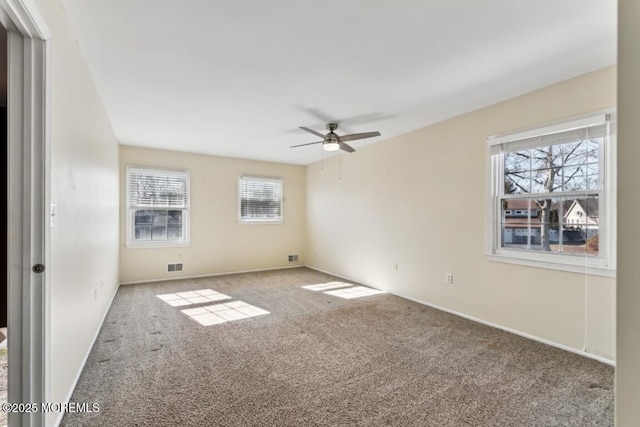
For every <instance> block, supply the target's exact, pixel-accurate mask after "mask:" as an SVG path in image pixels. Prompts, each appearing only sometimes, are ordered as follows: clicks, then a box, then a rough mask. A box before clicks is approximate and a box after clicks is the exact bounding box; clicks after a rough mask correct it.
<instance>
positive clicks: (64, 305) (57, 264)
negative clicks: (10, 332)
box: [38, 1, 119, 425]
mask: <svg viewBox="0 0 640 427" xmlns="http://www.w3.org/2000/svg"><path fill="white" fill-rule="evenodd" d="M38 9H39V10H40V12H41V13H42V16H43V18H44V20H45V23H46V25H47V26H48V28H49V30H50V31H51V33H52V38H51V40H50V41H49V43H50V46H51V58H52V61H51V64H50V65H51V69H50V70H51V92H50V94H51V100H50V102H51V116H50V119H51V140H50V141H51V146H50V147H49V150H50V154H51V182H50V184H51V185H50V187H51V202H52V203H54V204H56V206H57V215H56V227H55V228H52V229H51V241H50V242H49V243H48V244H49V247H50V254H51V256H50V259H49V260H48V262H47V276H46V286H47V287H48V289H49V292H48V293H49V295H50V301H49V305H48V307H47V312H46V319H47V320H46V321H47V327H46V330H47V331H48V332H47V336H46V345H47V349H48V350H47V354H46V360H47V362H46V363H47V365H46V366H47V368H48V370H47V386H48V391H47V397H48V400H49V401H50V402H65V401H67V399H68V398H69V397H70V393H71V392H72V387H73V386H74V384H75V381H76V379H77V377H78V376H79V374H80V370H81V369H82V366H83V363H84V359H85V357H86V356H87V355H88V353H89V351H90V350H91V345H92V343H93V339H94V337H95V335H96V334H97V332H98V330H99V328H100V325H101V321H102V318H103V316H104V314H105V313H106V311H107V310H108V308H109V304H110V302H111V299H112V297H113V295H114V293H115V291H116V289H117V286H118V229H119V226H118V197H119V195H118V194H119V188H118V143H117V141H116V139H115V136H114V133H113V131H112V129H111V125H110V123H109V121H108V120H107V116H106V113H105V110H104V108H103V105H102V102H101V100H100V98H99V97H98V93H97V91H96V88H95V86H94V84H93V81H92V79H91V76H90V75H89V72H88V69H87V67H86V64H85V62H84V59H83V58H82V55H81V53H80V51H79V49H78V45H77V44H76V41H75V39H74V38H73V37H72V35H71V33H70V29H69V24H68V21H67V19H66V17H65V15H64V12H63V10H62V7H61V6H60V4H59V3H58V1H39V2H38ZM61 415H62V414H58V413H49V414H47V417H48V425H52V424H53V423H54V422H55V419H56V418H57V417H58V416H61Z"/></svg>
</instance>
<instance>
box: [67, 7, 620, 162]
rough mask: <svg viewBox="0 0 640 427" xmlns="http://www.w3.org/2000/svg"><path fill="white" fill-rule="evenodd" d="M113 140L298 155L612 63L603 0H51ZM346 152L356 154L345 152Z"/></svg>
mask: <svg viewBox="0 0 640 427" xmlns="http://www.w3.org/2000/svg"><path fill="white" fill-rule="evenodd" d="M61 1H62V4H63V6H64V8H65V11H66V13H67V16H68V18H69V20H70V22H71V26H72V30H73V32H74V35H75V37H76V39H77V40H78V43H79V46H80V49H81V50H82V53H83V55H84V57H85V59H86V61H87V63H88V66H89V70H90V71H91V74H92V76H93V79H94V81H95V84H96V86H97V88H98V92H99V93H100V96H101V97H102V100H103V102H104V105H105V107H106V110H107V113H108V115H109V118H110V120H111V123H112V125H113V128H114V130H115V133H116V136H117V138H118V139H119V141H120V142H121V143H122V144H127V145H136V146H143V147H155V148H161V149H169V150H180V151H188V152H197V153H205V154H215V155H222V156H231V157H241V158H250V159H259V160H267V161H278V162H285V163H296V164H308V163H312V162H315V161H318V160H319V159H320V156H321V151H320V144H319V145H312V146H310V147H302V148H295V149H290V148H289V146H290V145H295V144H303V143H307V142H314V141H318V140H319V138H317V137H315V136H313V135H311V134H309V133H306V132H304V131H302V130H300V129H298V127H299V126H306V127H310V128H312V129H315V130H318V131H320V132H322V133H325V132H326V131H325V130H324V125H325V123H326V122H328V121H337V122H338V123H339V124H340V129H339V131H338V134H344V133H356V132H368V131H374V130H379V131H380V132H381V133H382V136H381V137H377V138H372V139H367V140H360V141H353V142H351V143H350V144H351V145H352V146H353V147H354V148H356V150H357V149H358V148H360V147H363V146H364V145H366V144H368V143H375V142H378V141H382V140H384V139H386V138H390V137H393V136H396V135H399V134H403V133H406V132H409V131H411V130H414V129H417V128H420V127H423V126H426V125H428V124H432V123H435V122H438V121H441V120H443V119H445V118H448V117H452V116H456V115H459V114H462V113H464V112H468V111H471V110H474V109H477V108H480V107H483V106H486V105H490V104H493V103H496V102H498V101H501V100H504V99H508V98H511V97H513V96H517V95H520V94H523V93H526V92H529V91H531V90H534V89H537V88H540V87H544V86H547V85H549V84H552V83H555V82H558V81H561V80H565V79H567V78H571V77H574V76H577V75H580V74H584V73H586V72H589V71H593V70H596V69H598V68H602V67H605V66H608V65H612V64H615V63H616V20H617V18H616V0H482V1H477V0H415V1H414V0H342V1H338V0H322V1H317V0H316V1H312V0H262V1H247V0H235V1H234V0H183V1H168V0H61ZM349 155H350V156H357V155H358V152H357V151H356V152H355V153H352V154H349Z"/></svg>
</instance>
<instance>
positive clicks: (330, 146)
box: [322, 141, 340, 151]
mask: <svg viewBox="0 0 640 427" xmlns="http://www.w3.org/2000/svg"><path fill="white" fill-rule="evenodd" d="M322 147H323V148H324V151H338V150H339V149H340V144H338V143H337V142H335V141H329V142H325V143H324V144H323V146H322Z"/></svg>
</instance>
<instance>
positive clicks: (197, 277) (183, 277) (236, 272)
mask: <svg viewBox="0 0 640 427" xmlns="http://www.w3.org/2000/svg"><path fill="white" fill-rule="evenodd" d="M301 267H306V266H305V265H302V264H296V265H286V266H283V267H269V268H258V269H255V270H238V271H227V272H222V273H207V274H198V275H193V276H175V277H162V278H160V279H148V280H134V281H131V282H121V283H120V285H139V284H142V283H155V282H168V281H171V280H183V279H201V278H203V277H215V276H226V275H229V274H243V273H258V272H260V271H272V270H285V269H288V268H301Z"/></svg>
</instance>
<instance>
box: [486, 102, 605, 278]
mask: <svg viewBox="0 0 640 427" xmlns="http://www.w3.org/2000/svg"><path fill="white" fill-rule="evenodd" d="M607 119H608V121H607ZM605 122H607V123H608V135H607V136H606V137H605V141H604V144H603V146H602V147H601V151H600V174H601V179H603V186H602V188H601V192H600V193H599V194H600V196H599V198H600V199H601V200H600V211H601V216H602V219H601V220H600V221H599V245H598V246H599V250H598V253H599V255H598V256H587V255H584V256H583V255H572V254H561V253H547V252H538V251H531V250H518V249H511V248H503V247H501V241H500V225H499V222H500V215H501V206H500V199H501V197H502V193H503V191H504V183H503V177H502V173H503V170H504V163H503V154H502V153H500V154H495V153H494V154H492V147H493V146H495V145H500V144H503V143H507V142H510V141H518V140H522V139H526V138H531V137H535V136H539V135H547V134H553V133H557V132H563V131H567V130H571V129H579V128H583V127H588V126H592V125H596V124H600V123H605ZM615 124H616V120H615V110H614V109H607V110H603V111H599V112H596V113H592V114H588V115H583V116H579V117H575V118H573V119H569V120H563V121H558V122H554V123H549V124H546V125H542V126H539V127H535V128H529V129H524V130H521V131H518V132H515V133H509V134H504V135H495V136H491V137H489V138H487V155H486V158H487V165H486V172H487V217H486V232H487V235H486V251H485V253H486V256H487V258H488V259H489V260H490V261H498V262H505V263H510V264H518V265H525V266H530V267H539V268H546V269H553V270H562V271H570V272H576V273H585V274H593V275H598V276H606V277H615V275H616V244H615V241H616V240H615V236H616V172H615V171H616V167H615V165H616V126H615Z"/></svg>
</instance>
